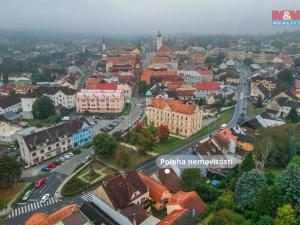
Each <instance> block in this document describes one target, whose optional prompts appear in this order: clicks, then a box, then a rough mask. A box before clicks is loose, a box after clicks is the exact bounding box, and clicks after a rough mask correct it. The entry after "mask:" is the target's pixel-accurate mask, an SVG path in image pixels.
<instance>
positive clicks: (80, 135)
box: [17, 117, 93, 166]
mask: <svg viewBox="0 0 300 225" xmlns="http://www.w3.org/2000/svg"><path fill="white" fill-rule="evenodd" d="M92 136H93V130H92V127H91V125H90V124H89V122H88V121H87V120H86V119H85V118H84V117H80V118H78V119H75V120H71V121H68V122H66V123H61V124H58V125H56V126H53V127H50V128H47V129H44V130H40V131H37V132H32V133H31V134H28V135H24V136H22V135H18V136H17V140H18V143H19V146H20V152H21V158H22V159H23V160H24V161H25V162H26V163H27V165H29V166H34V165H37V164H39V163H42V162H43V161H45V160H47V159H50V158H52V157H55V156H57V155H60V154H62V153H64V152H67V151H69V150H71V149H72V148H74V147H79V146H82V145H84V144H86V143H88V142H90V141H91V140H92Z"/></svg>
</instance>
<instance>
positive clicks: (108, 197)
mask: <svg viewBox="0 0 300 225" xmlns="http://www.w3.org/2000/svg"><path fill="white" fill-rule="evenodd" d="M93 194H94V195H95V196H96V197H98V198H99V199H100V200H102V201H103V202H105V203H106V204H107V205H108V206H110V207H111V208H113V209H115V210H122V209H124V208H126V207H128V206H130V205H131V204H134V205H138V206H141V207H147V206H148V205H149V190H148V188H147V186H146V185H145V184H144V183H143V181H142V179H141V178H140V176H139V175H138V173H137V172H136V171H135V170H128V171H125V172H124V173H122V174H121V175H117V176H107V177H106V178H104V180H103V183H102V185H101V186H99V187H98V188H96V189H95V190H94V191H93Z"/></svg>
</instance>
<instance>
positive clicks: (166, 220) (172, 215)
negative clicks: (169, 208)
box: [156, 209, 188, 225]
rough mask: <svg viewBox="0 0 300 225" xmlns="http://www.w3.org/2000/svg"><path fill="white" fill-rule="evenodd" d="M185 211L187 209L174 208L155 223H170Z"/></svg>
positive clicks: (170, 224) (158, 224) (159, 224)
mask: <svg viewBox="0 0 300 225" xmlns="http://www.w3.org/2000/svg"><path fill="white" fill-rule="evenodd" d="M187 211H188V210H187V209H179V210H175V211H173V212H172V213H170V214H169V215H167V216H166V217H165V218H164V219H162V220H161V221H160V222H159V223H157V224H156V225H172V224H173V223H174V222H175V221H176V220H177V219H178V218H179V217H181V216H182V215H183V214H184V213H185V212H187Z"/></svg>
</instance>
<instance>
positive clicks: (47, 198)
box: [40, 194, 50, 204]
mask: <svg viewBox="0 0 300 225" xmlns="http://www.w3.org/2000/svg"><path fill="white" fill-rule="evenodd" d="M49 197H50V194H45V195H44V196H43V197H42V198H41V201H40V203H42V204H44V203H46V202H47V201H48V200H49Z"/></svg>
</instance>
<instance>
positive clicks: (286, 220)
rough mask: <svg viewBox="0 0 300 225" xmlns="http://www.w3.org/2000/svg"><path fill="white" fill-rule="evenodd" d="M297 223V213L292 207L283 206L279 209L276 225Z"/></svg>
mask: <svg viewBox="0 0 300 225" xmlns="http://www.w3.org/2000/svg"><path fill="white" fill-rule="evenodd" d="M294 222H295V212H294V209H293V207H292V206H291V205H289V204H287V205H283V206H282V207H280V208H278V209H277V213H276V218H275V221H274V225H292V224H293V223H294Z"/></svg>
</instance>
